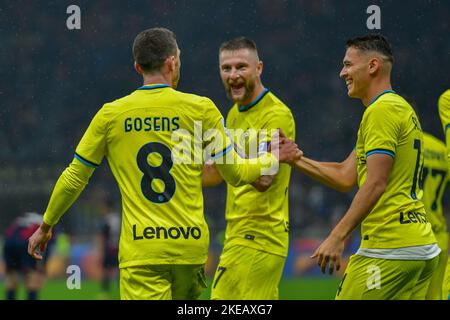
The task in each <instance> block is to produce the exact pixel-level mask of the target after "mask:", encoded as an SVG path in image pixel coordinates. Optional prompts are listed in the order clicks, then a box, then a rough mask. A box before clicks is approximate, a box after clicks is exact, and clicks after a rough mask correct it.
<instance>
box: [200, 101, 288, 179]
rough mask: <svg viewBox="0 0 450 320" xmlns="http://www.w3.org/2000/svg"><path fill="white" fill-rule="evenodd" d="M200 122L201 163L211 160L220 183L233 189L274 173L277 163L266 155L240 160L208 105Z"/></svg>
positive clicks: (216, 113)
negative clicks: (218, 175)
mask: <svg viewBox="0 0 450 320" xmlns="http://www.w3.org/2000/svg"><path fill="white" fill-rule="evenodd" d="M205 115H206V117H205V118H204V121H203V129H204V130H205V140H206V142H205V150H206V152H205V160H207V161H209V160H213V161H214V162H215V164H216V167H217V169H218V171H219V173H220V175H221V176H222V177H223V178H224V180H225V181H226V182H227V183H229V184H231V185H233V186H241V185H245V184H249V183H252V182H254V181H255V180H256V179H258V178H259V177H260V176H261V175H264V174H275V173H276V172H277V171H278V165H279V164H278V159H277V158H276V157H275V156H274V155H272V154H271V153H267V154H265V155H263V156H261V157H258V158H255V159H244V158H242V157H241V156H239V155H238V154H237V152H236V151H235V149H234V147H233V143H232V141H231V139H230V137H229V134H228V130H227V129H226V127H225V121H224V118H223V117H222V115H221V113H220V111H219V110H218V109H217V107H216V106H215V105H214V103H213V102H212V101H210V100H209V101H208V104H207V108H206V111H205Z"/></svg>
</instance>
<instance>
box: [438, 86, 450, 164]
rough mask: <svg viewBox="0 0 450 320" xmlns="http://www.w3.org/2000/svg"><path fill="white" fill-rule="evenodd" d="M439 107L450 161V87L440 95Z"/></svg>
mask: <svg viewBox="0 0 450 320" xmlns="http://www.w3.org/2000/svg"><path fill="white" fill-rule="evenodd" d="M438 107H439V116H440V118H441V122H442V126H443V129H444V135H445V142H446V144H447V159H448V160H449V161H450V89H448V90H447V91H445V92H444V93H443V94H442V95H441V96H440V97H439V101H438Z"/></svg>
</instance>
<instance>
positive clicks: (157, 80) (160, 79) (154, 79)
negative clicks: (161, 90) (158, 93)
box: [143, 74, 172, 86]
mask: <svg viewBox="0 0 450 320" xmlns="http://www.w3.org/2000/svg"><path fill="white" fill-rule="evenodd" d="M143 77H144V86H148V85H150V84H167V85H168V86H172V82H171V81H170V79H167V78H166V77H164V75H162V74H152V75H144V76H143Z"/></svg>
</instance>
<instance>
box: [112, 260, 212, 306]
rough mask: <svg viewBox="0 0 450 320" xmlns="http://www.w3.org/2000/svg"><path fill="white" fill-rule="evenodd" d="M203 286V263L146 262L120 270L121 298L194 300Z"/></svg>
mask: <svg viewBox="0 0 450 320" xmlns="http://www.w3.org/2000/svg"><path fill="white" fill-rule="evenodd" d="M205 288H206V277H205V268H204V265H148V266H136V267H128V268H121V269H120V299H122V300H172V299H173V300H195V299H197V298H198V297H199V296H200V294H201V293H202V291H203V290H204V289H205Z"/></svg>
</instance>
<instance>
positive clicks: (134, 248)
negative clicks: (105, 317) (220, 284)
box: [28, 28, 298, 299]
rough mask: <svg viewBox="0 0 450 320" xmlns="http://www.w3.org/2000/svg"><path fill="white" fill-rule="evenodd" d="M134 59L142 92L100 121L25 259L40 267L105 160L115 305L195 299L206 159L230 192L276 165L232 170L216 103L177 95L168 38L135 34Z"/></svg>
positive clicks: (204, 237) (202, 258)
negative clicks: (112, 205) (117, 202)
mask: <svg viewBox="0 0 450 320" xmlns="http://www.w3.org/2000/svg"><path fill="white" fill-rule="evenodd" d="M133 55H134V59H135V69H136V70H137V72H138V73H139V74H141V75H142V76H143V80H144V85H143V86H142V87H140V88H139V89H138V90H136V91H134V92H132V93H131V94H130V95H127V96H125V97H123V98H121V99H118V100H115V101H113V102H111V103H106V104H105V105H104V106H103V107H102V108H101V109H100V110H99V111H98V112H97V114H96V115H95V117H94V118H93V120H92V122H91V124H90V125H89V127H88V129H87V131H86V132H85V134H84V136H83V138H82V139H81V141H80V143H79V144H78V147H77V148H76V152H75V158H74V160H73V161H72V163H71V164H70V166H69V167H68V168H67V169H66V170H65V171H64V172H63V173H62V175H61V176H60V178H59V179H58V181H57V183H56V185H55V188H54V191H53V193H52V196H51V198H50V201H49V204H48V207H47V210H46V212H45V215H44V218H43V223H42V224H41V226H40V228H39V229H38V230H37V231H36V232H35V233H34V234H33V235H32V236H31V237H30V239H29V246H28V251H29V253H30V254H31V255H32V256H33V257H35V258H36V259H42V256H41V253H40V252H39V250H38V248H39V249H40V250H41V251H42V250H45V247H46V244H47V242H48V240H49V239H50V238H51V234H52V232H51V230H52V226H53V225H55V224H56V223H57V222H58V220H59V218H60V217H61V216H62V214H63V213H64V212H65V211H66V210H67V209H68V208H69V207H70V206H71V204H72V203H73V202H74V201H75V199H76V198H77V197H78V195H79V194H80V193H81V191H82V190H83V188H84V186H85V185H86V183H87V182H88V180H89V178H90V176H91V175H92V173H93V171H94V169H95V168H96V167H98V166H99V165H100V163H101V161H102V159H103V158H104V157H106V158H107V159H108V163H109V165H110V167H111V170H112V173H113V175H114V177H115V179H116V180H117V183H118V185H119V188H120V192H121V195H122V212H123V218H122V227H121V237H120V244H119V268H120V296H121V299H195V298H197V297H198V295H199V294H200V293H201V290H202V289H203V288H204V287H205V276H204V271H203V268H204V264H205V262H206V258H207V252H208V244H209V233H208V227H207V225H206V222H205V219H204V215H203V195H202V179H201V177H202V176H201V174H202V168H203V157H202V156H203V152H204V151H205V152H206V153H208V154H210V155H211V156H212V157H213V159H217V160H219V159H223V158H224V156H225V155H226V156H227V159H231V160H232V161H231V162H223V161H218V164H217V169H218V170H219V171H220V173H221V174H222V176H223V177H224V178H225V179H226V180H227V181H228V182H229V183H231V184H233V185H236V186H239V185H243V184H247V183H251V182H253V181H255V180H256V179H257V178H258V177H259V176H260V175H261V170H262V169H264V168H266V167H267V166H271V165H277V164H278V162H277V159H276V158H274V156H273V155H272V154H270V153H267V154H264V155H261V157H259V158H258V159H257V160H256V161H252V162H251V161H249V160H245V161H244V160H243V161H240V162H236V161H235V160H237V156H236V153H235V151H234V149H233V147H232V146H231V142H230V140H229V138H228V137H227V136H226V132H225V128H224V126H223V118H222V115H221V114H220V112H219V110H218V109H217V108H216V106H215V105H214V103H213V102H212V101H211V100H209V99H208V98H205V97H200V96H196V95H192V94H186V93H182V92H180V91H176V90H175V88H176V87H177V83H178V80H179V76H180V65H181V61H180V50H179V49H178V46H177V42H176V39H175V35H174V34H173V33H172V32H171V31H170V30H167V29H164V28H153V29H148V30H145V31H142V32H141V33H139V34H138V35H137V37H136V39H135V41H134V44H133ZM196 121H198V122H197V123H196ZM198 125H200V127H201V128H200V129H201V130H203V132H205V136H202V135H201V134H200V136H201V137H203V138H201V139H200V141H198V139H194V140H193V141H192V140H190V137H194V136H195V135H196V127H197V129H198ZM207 132H208V135H207V136H206V133H207ZM197 135H198V133H197ZM208 137H209V138H208ZM192 145H194V154H193V158H192V153H190V149H191V146H192ZM196 147H197V149H196ZM195 150H197V152H195ZM285 151H287V152H285ZM297 152H298V150H297V149H296V146H295V145H291V146H290V147H289V148H287V149H284V147H283V146H281V148H280V150H279V156H280V161H281V160H283V157H284V156H286V155H288V156H289V155H290V156H296V154H297ZM198 153H200V154H201V157H200V160H199V159H198V158H197V156H198ZM230 155H231V157H230ZM186 160H187V161H186Z"/></svg>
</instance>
